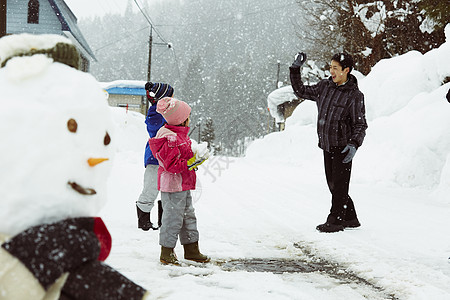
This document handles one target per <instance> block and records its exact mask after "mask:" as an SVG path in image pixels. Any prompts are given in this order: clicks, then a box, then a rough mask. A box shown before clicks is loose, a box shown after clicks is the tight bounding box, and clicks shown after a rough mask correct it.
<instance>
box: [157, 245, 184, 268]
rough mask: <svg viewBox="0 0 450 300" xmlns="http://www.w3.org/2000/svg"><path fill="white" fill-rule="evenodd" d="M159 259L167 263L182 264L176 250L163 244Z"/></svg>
mask: <svg viewBox="0 0 450 300" xmlns="http://www.w3.org/2000/svg"><path fill="white" fill-rule="evenodd" d="M159 260H160V261H161V263H163V264H165V265H176V266H179V265H180V262H179V261H178V258H177V256H176V255H175V252H173V248H166V247H163V246H161V256H160V257H159Z"/></svg>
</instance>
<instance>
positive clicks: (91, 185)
mask: <svg viewBox="0 0 450 300" xmlns="http://www.w3.org/2000/svg"><path fill="white" fill-rule="evenodd" d="M78 64H79V55H78V52H77V51H76V48H75V47H74V46H73V45H72V43H71V41H70V40H68V39H66V38H64V37H62V36H59V35H30V34H20V35H11V36H6V37H3V38H1V39H0V65H1V68H0V107H1V108H0V138H1V140H0V197H1V200H0V244H1V247H0V299H14V300H17V299H34V300H39V299H45V300H47V299H145V298H147V297H148V292H147V291H146V290H145V289H143V288H142V287H140V286H138V285H136V284H135V283H133V282H132V281H130V280H129V279H127V278H126V277H125V276H123V275H121V274H120V273H119V272H117V271H116V270H114V269H112V268H111V267H109V266H107V265H106V264H105V263H103V261H104V260H105V259H106V258H107V256H108V254H109V252H110V249H111V236H110V235H109V232H108V230H107V228H106V226H105V224H104V223H103V221H102V219H101V218H98V217H95V216H96V215H97V214H98V212H99V210H100V209H101V208H102V206H103V205H104V204H105V201H106V194H105V191H106V183H107V182H106V181H107V177H108V173H109V170H110V168H111V163H112V159H113V154H114V139H113V137H114V132H113V129H114V125H113V123H112V118H111V115H110V109H109V107H108V104H107V101H106V99H105V96H104V93H103V91H102V89H101V88H100V86H99V84H98V82H97V81H96V80H95V79H94V78H93V77H92V76H91V75H90V74H87V73H84V72H81V71H79V70H77V69H76V68H77V67H78Z"/></svg>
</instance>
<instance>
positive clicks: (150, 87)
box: [145, 82, 173, 103]
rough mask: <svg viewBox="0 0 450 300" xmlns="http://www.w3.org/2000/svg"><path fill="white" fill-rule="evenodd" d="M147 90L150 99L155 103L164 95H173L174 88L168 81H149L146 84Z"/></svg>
mask: <svg viewBox="0 0 450 300" xmlns="http://www.w3.org/2000/svg"><path fill="white" fill-rule="evenodd" d="M145 90H146V91H147V98H148V100H150V101H151V102H152V103H155V102H156V101H158V100H159V99H162V98H164V97H172V96H173V88H172V87H171V86H170V85H169V84H167V83H159V82H156V83H152V82H147V83H146V84H145Z"/></svg>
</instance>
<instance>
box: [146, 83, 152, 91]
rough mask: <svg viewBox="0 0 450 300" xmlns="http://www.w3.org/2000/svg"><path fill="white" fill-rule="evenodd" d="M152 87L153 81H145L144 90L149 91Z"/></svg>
mask: <svg viewBox="0 0 450 300" xmlns="http://www.w3.org/2000/svg"><path fill="white" fill-rule="evenodd" d="M152 87H153V83H152V82H147V83H146V84H145V90H147V91H151V89H152Z"/></svg>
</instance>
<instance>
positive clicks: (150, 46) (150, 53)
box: [147, 25, 153, 81]
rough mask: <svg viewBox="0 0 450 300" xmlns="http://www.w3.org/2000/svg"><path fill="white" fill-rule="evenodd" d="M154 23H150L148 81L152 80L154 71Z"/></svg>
mask: <svg viewBox="0 0 450 300" xmlns="http://www.w3.org/2000/svg"><path fill="white" fill-rule="evenodd" d="M152 34H153V25H150V39H149V42H148V70H147V81H150V76H151V73H152V44H153V36H152Z"/></svg>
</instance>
